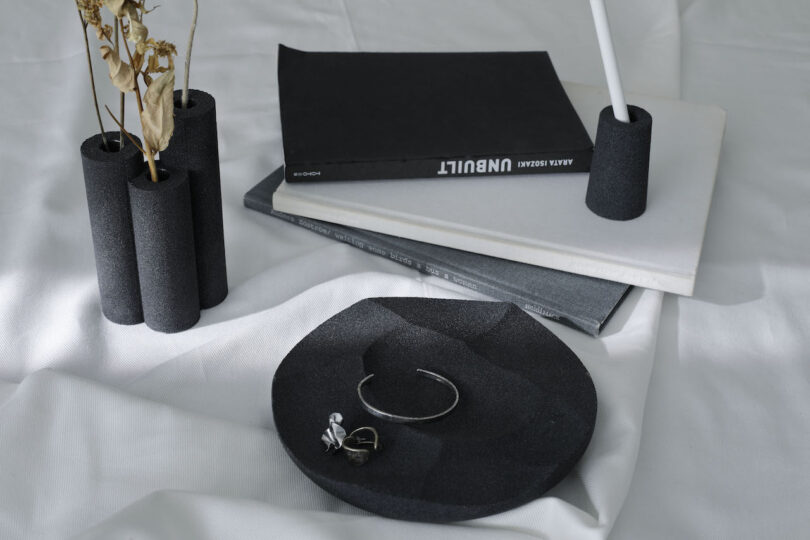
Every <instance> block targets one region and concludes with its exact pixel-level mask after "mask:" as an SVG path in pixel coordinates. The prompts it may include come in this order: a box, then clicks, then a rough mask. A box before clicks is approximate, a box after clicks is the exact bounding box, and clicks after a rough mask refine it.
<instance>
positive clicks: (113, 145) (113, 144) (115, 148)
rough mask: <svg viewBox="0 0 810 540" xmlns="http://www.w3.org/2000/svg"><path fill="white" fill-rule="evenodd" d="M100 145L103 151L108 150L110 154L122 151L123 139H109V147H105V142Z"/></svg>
mask: <svg viewBox="0 0 810 540" xmlns="http://www.w3.org/2000/svg"><path fill="white" fill-rule="evenodd" d="M98 147H99V148H100V149H101V151H102V152H108V153H110V154H113V153H115V152H120V151H121V141H119V140H116V139H107V147H106V148H105V147H104V143H103V142H102V143H101V144H99V145H98Z"/></svg>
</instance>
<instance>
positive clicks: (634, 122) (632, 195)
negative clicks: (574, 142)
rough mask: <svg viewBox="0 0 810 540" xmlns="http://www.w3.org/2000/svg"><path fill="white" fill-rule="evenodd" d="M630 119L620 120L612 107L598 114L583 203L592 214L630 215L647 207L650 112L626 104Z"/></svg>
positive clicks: (609, 216) (608, 216)
mask: <svg viewBox="0 0 810 540" xmlns="http://www.w3.org/2000/svg"><path fill="white" fill-rule="evenodd" d="M627 109H628V112H629V115H630V122H629V123H625V122H620V121H618V120H616V118H615V116H614V115H613V107H610V106H608V107H605V108H604V109H602V112H601V113H600V114H599V125H598V127H597V129H596V143H595V146H594V151H593V161H592V162H591V175H590V179H589V181H588V193H587V195H586V196H585V203H586V204H587V205H588V208H590V209H591V211H592V212H593V213H595V214H596V215H599V216H602V217H604V218H608V219H614V220H621V221H624V220H628V219H634V218H637V217H638V216H640V215H641V214H643V213H644V210H646V209H647V179H648V176H649V171H650V140H651V137H652V116H650V113H648V112H647V111H645V110H644V109H642V108H641V107H636V106H634V105H629V106H628V107H627Z"/></svg>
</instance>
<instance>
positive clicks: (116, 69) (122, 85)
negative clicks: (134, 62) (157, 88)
mask: <svg viewBox="0 0 810 540" xmlns="http://www.w3.org/2000/svg"><path fill="white" fill-rule="evenodd" d="M101 57H102V58H103V59H104V60H105V61H106V62H107V65H108V66H109V68H110V80H112V83H113V84H114V85H115V87H116V88H118V89H119V90H120V91H122V92H131V91H132V90H134V89H135V70H133V69H132V67H131V66H130V65H129V64H127V63H126V62H124V61H123V60H121V58H120V57H119V56H118V53H117V52H115V50H113V49H112V48H111V47H109V46H107V45H103V46H102V47H101Z"/></svg>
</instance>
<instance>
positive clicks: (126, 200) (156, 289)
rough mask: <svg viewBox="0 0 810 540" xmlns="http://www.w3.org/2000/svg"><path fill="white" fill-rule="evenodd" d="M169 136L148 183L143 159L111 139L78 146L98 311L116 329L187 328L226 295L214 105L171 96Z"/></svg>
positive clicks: (201, 98) (201, 96)
mask: <svg viewBox="0 0 810 540" xmlns="http://www.w3.org/2000/svg"><path fill="white" fill-rule="evenodd" d="M175 95H176V97H177V101H176V106H175V130H174V134H173V135H172V138H171V141H170V143H169V147H168V148H166V149H165V150H164V151H162V152H161V153H160V160H159V161H158V162H157V165H158V172H159V174H158V176H159V181H158V182H153V181H152V178H151V175H150V172H149V170H148V167H147V166H146V163H145V162H144V159H143V155H142V154H141V153H140V151H139V150H138V149H137V148H136V147H135V145H134V144H132V143H131V142H130V141H128V140H125V141H124V146H123V148H120V147H119V143H118V133H115V132H110V133H107V139H108V141H113V142H111V143H110V145H109V148H108V149H107V150H105V149H104V147H103V145H102V142H101V135H94V136H93V137H90V138H89V139H87V140H86V141H85V142H84V143H83V144H82V148H81V151H82V164H83V168H84V177H85V188H86V190H87V203H88V209H89V211H90V225H91V230H92V235H93V247H94V251H95V256H96V269H97V273H98V283H99V291H100V293H101V309H102V312H103V313H104V316H105V317H107V318H108V319H109V320H111V321H112V322H115V323H119V324H137V323H140V322H146V324H147V326H149V328H152V329H154V330H157V331H160V332H180V331H182V330H186V329H188V328H191V327H192V326H194V324H196V323H197V321H198V320H199V318H200V309H205V308H210V307H214V306H216V305H217V304H219V303H220V302H222V301H223V300H224V299H225V297H226V296H227V294H228V283H227V274H226V270H225V241H224V234H223V227H222V196H221V191H220V177H219V156H218V150H217V125H216V108H215V102H214V98H213V97H212V96H211V95H209V94H207V93H205V92H201V91H199V90H192V91H191V93H190V95H191V99H190V100H189V106H188V108H185V109H183V108H181V107H180V102H179V96H180V94H179V91H178V92H177V93H176V94H175Z"/></svg>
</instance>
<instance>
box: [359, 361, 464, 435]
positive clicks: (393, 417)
mask: <svg viewBox="0 0 810 540" xmlns="http://www.w3.org/2000/svg"><path fill="white" fill-rule="evenodd" d="M416 372H417V373H418V374H420V375H422V376H424V377H427V378H429V379H433V380H435V381H437V382H440V383H442V384H443V385H445V386H446V387H448V388H449V389H451V390H452V391H453V394H454V396H455V397H454V398H453V404H452V405H450V406H449V407H447V408H446V409H444V410H443V411H441V412H439V413H436V414H431V415H430V416H403V415H401V414H393V413H389V412H385V411H383V410H382V409H378V408H377V407H375V406H374V405H372V404H371V403H369V402H368V401H366V399H365V398H364V397H363V385H364V384H366V383H367V382H368V381H370V380H371V379H372V378H373V377H374V374H373V373H371V374H370V375H366V376H365V377H364V378H363V380H361V381H360V382H359V383H357V396H358V397H359V398H360V403H362V405H363V408H364V409H365V410H366V411H368V412H369V413H371V414H373V415H374V416H376V417H377V418H382V419H383V420H388V421H389V422H395V423H397V424H423V423H425V422H432V421H434V420H438V419H439V418H442V417H444V416H447V415H448V414H450V413H451V412H452V410H453V409H455V408H456V405H458V388H456V385H455V384H453V383H452V381H450V380H449V379H447V378H446V377H442V376H441V375H439V374H438V373H433V372H432V371H428V370H426V369H417V370H416Z"/></svg>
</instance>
